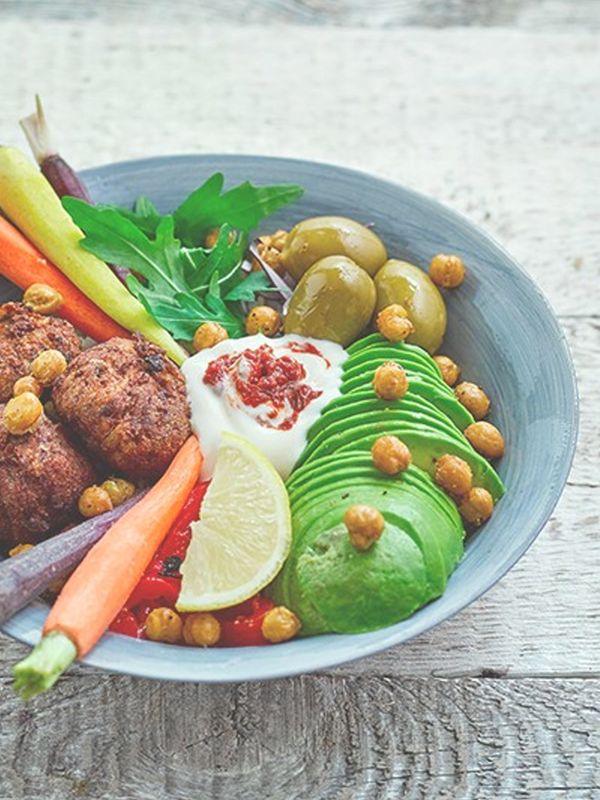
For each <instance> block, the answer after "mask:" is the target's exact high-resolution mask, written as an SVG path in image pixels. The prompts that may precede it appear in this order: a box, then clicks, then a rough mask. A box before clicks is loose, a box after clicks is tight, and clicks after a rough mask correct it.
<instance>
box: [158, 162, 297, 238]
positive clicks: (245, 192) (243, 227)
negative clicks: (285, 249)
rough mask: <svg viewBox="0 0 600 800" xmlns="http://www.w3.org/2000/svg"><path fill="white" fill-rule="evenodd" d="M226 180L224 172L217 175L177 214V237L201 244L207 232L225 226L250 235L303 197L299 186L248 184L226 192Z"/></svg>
mask: <svg viewBox="0 0 600 800" xmlns="http://www.w3.org/2000/svg"><path fill="white" fill-rule="evenodd" d="M224 180H225V179H224V177H223V175H222V174H221V173H220V172H217V173H215V174H214V175H213V176H212V177H210V178H209V179H208V180H207V181H206V182H205V183H203V184H202V186H200V187H199V188H198V189H196V190H195V191H194V192H192V193H191V194H190V196H189V197H188V198H186V199H185V200H184V201H183V203H182V204H181V205H180V206H179V207H178V208H176V209H175V211H174V212H173V217H174V219H175V229H176V230H177V235H178V236H179V237H180V238H181V239H182V241H183V242H185V243H186V244H190V243H195V242H198V241H199V240H200V239H201V237H202V235H203V234H205V233H206V232H207V231H209V230H211V229H212V228H218V227H219V226H221V225H224V224H227V225H232V226H233V227H234V228H237V230H240V231H244V232H245V233H249V232H250V231H251V230H253V229H254V228H256V227H257V226H258V225H259V223H260V222H261V221H262V220H263V219H264V218H265V217H268V216H270V215H271V214H273V213H274V212H275V211H277V210H278V209H279V208H281V207H282V206H285V205H287V204H288V203H291V202H293V201H294V200H297V199H298V198H299V197H301V196H302V193H303V189H302V188H301V187H300V186H296V185H295V184H281V185H278V186H253V185H252V184H251V183H249V182H248V181H246V182H245V183H242V184H240V185H239V186H236V187H235V188H233V189H229V190H228V191H226V192H223V184H224Z"/></svg>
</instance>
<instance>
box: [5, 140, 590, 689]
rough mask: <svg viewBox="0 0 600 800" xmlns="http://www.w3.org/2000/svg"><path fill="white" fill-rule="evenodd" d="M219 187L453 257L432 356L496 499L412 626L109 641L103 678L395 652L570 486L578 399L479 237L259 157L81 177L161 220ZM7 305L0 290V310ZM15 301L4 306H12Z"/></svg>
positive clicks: (535, 320)
mask: <svg viewBox="0 0 600 800" xmlns="http://www.w3.org/2000/svg"><path fill="white" fill-rule="evenodd" d="M217 170H220V171H222V172H223V173H224V174H225V176H226V179H227V183H229V184H235V183H238V182H241V181H243V180H251V181H252V182H255V183H274V182H296V183H299V184H301V185H302V186H304V187H305V194H304V196H303V198H302V199H301V200H300V201H299V202H298V203H296V204H294V205H293V206H292V207H290V208H288V209H286V210H284V211H283V212H281V213H279V214H277V215H276V216H275V217H273V218H271V219H270V220H269V222H268V228H269V229H270V230H273V229H274V228H275V227H281V226H283V227H290V226H291V225H292V224H293V223H294V222H295V221H297V220H299V219H302V218H304V217H307V216H313V215H316V214H339V215H344V216H349V217H354V218H356V219H358V220H361V221H363V222H365V223H374V226H375V230H376V232H377V233H378V234H379V235H380V236H381V237H382V238H383V240H384V241H385V243H386V245H387V247H388V252H389V253H390V255H392V256H394V257H400V258H404V259H406V260H408V261H412V262H414V263H416V264H418V265H421V266H425V265H427V264H428V262H429V260H430V258H431V256H432V255H433V254H435V253H437V252H452V253H458V254H460V255H461V256H462V257H463V258H464V261H465V263H466V265H467V268H468V273H467V279H466V281H465V283H464V284H463V286H461V288H460V289H459V290H457V291H454V292H450V293H447V302H448V311H449V325H448V332H447V336H446V339H445V342H444V346H443V348H442V350H443V352H445V353H448V354H449V355H451V356H452V357H453V358H455V359H456V360H457V361H458V362H459V363H460V364H461V365H462V366H463V375H464V377H465V378H466V379H468V380H473V381H475V382H476V383H479V384H481V385H482V386H483V387H485V389H486V391H487V392H488V394H489V395H490V397H491V398H492V403H493V405H492V413H491V420H492V421H493V422H494V423H495V424H496V425H497V426H498V427H499V428H500V430H502V431H503V432H504V434H505V438H506V445H507V453H506V455H505V457H504V458H503V459H502V461H501V462H500V466H499V472H500V474H501V475H502V477H503V479H504V481H505V482H506V485H507V494H506V496H505V497H504V498H503V499H502V501H501V502H500V504H499V505H498V506H497V508H496V511H495V513H494V516H493V518H492V519H491V520H490V521H489V522H488V523H487V524H486V525H485V526H484V527H483V528H482V529H481V530H480V531H479V532H478V533H477V534H476V535H475V536H472V537H471V538H470V539H469V540H468V542H467V545H466V553H465V557H464V559H463V561H462V562H461V564H460V565H459V566H458V568H457V570H456V571H455V573H454V574H453V575H452V577H451V579H450V582H449V584H448V588H447V590H446V593H445V594H444V596H443V597H441V598H440V599H438V600H436V601H435V602H433V603H431V604H429V605H428V606H426V607H425V608H423V609H421V610H420V611H418V612H417V613H416V614H414V615H413V616H412V617H411V618H410V619H408V620H406V621H404V622H401V623H399V624H397V625H394V626H392V627H390V628H386V629H384V630H381V631H375V632H373V633H369V634H361V635H355V636H334V635H331V636H322V637H315V638H311V639H300V640H296V641H293V642H290V643H287V644H284V645H278V646H276V647H266V648H244V649H236V648H232V649H225V648H223V649H219V648H215V649H211V650H196V649H191V648H182V647H174V646H169V645H159V644H154V643H152V642H139V641H136V640H132V639H128V638H126V637H123V636H118V635H115V634H108V635H107V636H105V637H104V638H103V640H102V641H101V643H100V644H99V645H98V647H96V648H95V650H94V651H93V652H92V653H91V654H90V655H89V656H88V657H87V658H86V662H87V663H90V664H94V665H96V666H98V667H102V668H104V669H109V670H113V671H119V672H126V673H130V674H134V675H144V676H148V677H155V678H163V679H171V680H195V681H215V682H219V681H237V680H252V679H263V678H270V677H278V676H283V675H292V674H296V673H300V672H306V671H310V670H314V669H319V668H323V667H329V666H333V665H335V664H339V663H342V662H344V661H347V660H351V659H354V658H359V657H362V656H365V655H368V654H370V653H374V652H377V651H379V650H383V649H385V648H387V647H390V646H391V645H394V644H398V643H400V642H403V641H406V640H407V639H410V638H412V637H413V636H416V635H418V634H420V633H422V632H423V631H425V630H427V629H429V628H431V627H433V626H434V625H437V624H439V623H440V622H442V621H443V620H445V619H447V618H448V617H450V616H452V615H453V614H455V613H456V612H457V611H459V610H460V609H462V608H464V607H465V606H466V605H468V604H469V603H471V602H473V600H475V599H476V598H477V597H479V596H480V595H481V594H482V593H483V592H485V591H486V590H487V589H489V588H490V587H491V586H492V585H493V584H494V583H495V582H496V581H497V580H498V579H499V578H501V577H502V575H504V573H505V572H506V571H507V570H509V569H510V568H511V567H512V566H513V565H514V564H515V562H516V561H517V560H518V559H519V558H520V557H521V555H522V554H523V553H524V552H525V550H526V549H527V548H528V547H529V545H530V544H531V543H532V542H533V540H534V539H535V537H536V536H537V534H538V533H539V531H540V530H541V529H542V527H543V525H544V523H545V522H546V521H547V519H548V518H549V516H550V514H551V512H552V509H553V508H554V506H555V504H556V502H557V500H558V498H559V496H560V494H561V491H562V489H563V486H564V484H565V481H566V479H567V475H568V473H569V469H570V465H571V461H572V457H573V454H574V449H575V443H576V436H577V417H578V403H577V389H576V383H575V375H574V369H573V365H572V362H571V358H570V355H569V352H568V348H567V345H566V342H565V338H564V335H563V333H562V331H561V329H560V327H559V325H558V323H557V321H556V318H555V317H554V314H553V312H552V310H551V308H550V306H549V305H548V303H547V301H546V300H545V298H544V297H543V295H542V294H541V292H540V291H539V289H538V288H537V287H536V286H535V284H534V283H533V282H532V280H531V279H530V278H529V277H528V276H527V274H526V273H525V272H524V271H523V269H522V268H521V267H520V266H519V265H518V264H517V263H516V262H515V261H514V259H512V258H511V256H509V255H508V254H507V253H506V252H505V251H504V250H503V249H502V248H501V247H500V246H499V245H498V244H497V243H495V242H494V241H493V240H492V239H491V238H490V237H489V236H487V235H486V234H485V233H483V232H482V231H481V230H479V229H478V228H477V227H476V226H474V225H473V224H472V223H470V222H469V221H468V220H467V219H465V218H463V217H462V216H460V215H458V214H456V213H455V212H453V211H450V210H449V209H447V208H445V207H444V206H442V205H440V204H439V203H437V202H435V201H433V200H431V199H429V198H427V197H424V196H422V195H420V194H417V193H415V192H413V191H410V190H408V189H405V188H403V187H401V186H397V185H395V184H391V183H388V182H386V181H384V180H380V179H378V178H374V177H372V176H369V175H366V174H362V173H359V172H355V171H352V170H347V169H343V168H340V167H335V166H331V165H325V164H317V163H313V162H306V161H296V160H292V159H279V158H266V157H262V156H228V155H203V156H175V157H164V158H156V159H148V160H144V161H134V162H125V163H121V164H112V165H107V166H104V167H99V168H97V169H92V170H88V171H87V172H86V173H85V179H86V181H87V182H88V185H89V188H90V190H91V192H92V195H93V197H94V199H95V200H97V201H104V202H116V203H121V204H130V203H131V202H132V201H133V200H134V199H135V197H136V196H138V195H139V194H145V195H147V196H148V197H150V198H151V199H152V200H153V201H154V202H155V203H156V204H157V206H158V207H159V209H160V210H161V211H168V210H170V209H171V208H173V207H174V206H175V205H176V204H177V203H178V202H179V201H180V200H181V199H182V198H183V197H184V196H185V195H186V194H188V193H189V192H190V191H191V190H192V189H194V188H195V187H196V186H198V185H199V184H200V183H201V182H202V181H203V180H204V179H205V178H206V177H207V176H208V175H209V174H211V173H212V172H215V171H217ZM9 294H11V291H10V289H9V288H8V287H7V285H6V284H2V285H1V286H0V299H6V297H7V296H8V295H9ZM12 294H13V295H14V293H12ZM45 613H46V608H45V606H43V604H41V603H34V604H32V605H31V606H29V607H28V608H27V609H24V610H23V611H22V612H21V613H19V614H18V615H17V616H16V617H14V618H13V619H12V620H10V621H9V622H8V623H7V624H6V625H5V627H4V630H5V631H6V632H7V633H9V634H11V635H12V636H14V637H16V638H17V639H20V640H21V641H23V642H27V643H34V642H35V641H36V640H37V638H38V635H39V629H40V625H41V623H42V621H43V619H44V616H45Z"/></svg>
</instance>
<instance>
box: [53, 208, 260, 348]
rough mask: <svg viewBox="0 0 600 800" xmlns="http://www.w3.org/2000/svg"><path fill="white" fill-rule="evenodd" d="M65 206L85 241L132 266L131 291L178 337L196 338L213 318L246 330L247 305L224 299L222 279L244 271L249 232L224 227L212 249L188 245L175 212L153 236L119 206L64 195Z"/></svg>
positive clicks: (236, 329)
mask: <svg viewBox="0 0 600 800" xmlns="http://www.w3.org/2000/svg"><path fill="white" fill-rule="evenodd" d="M63 205H64V207H65V208H66V210H67V211H68V212H69V214H70V215H71V217H72V218H73V221H74V222H75V224H76V225H78V226H79V227H80V228H81V229H82V231H83V232H84V234H85V237H84V238H83V239H82V240H81V246H82V247H84V248H85V249H86V250H89V252H91V253H93V254H94V255H96V256H98V258H101V259H103V260H104V261H111V262H116V263H119V264H122V265H124V266H127V267H128V268H129V269H130V270H132V273H131V274H130V275H129V276H128V278H127V286H128V288H129V290H130V291H131V293H132V294H133V295H135V297H137V298H138V300H139V301H140V302H141V303H142V304H143V305H144V307H145V308H146V310H147V311H148V312H149V313H150V314H152V316H153V317H154V318H155V319H156V320H157V321H158V322H159V323H160V324H161V325H162V326H163V327H164V328H166V329H167V330H168V331H170V332H171V333H172V334H173V336H175V337H176V338H178V339H184V340H190V339H192V337H193V335H194V331H195V330H196V328H197V327H198V325H200V324H201V323H202V322H208V321H214V322H219V323H220V324H221V325H223V327H224V328H225V329H226V330H227V332H228V333H229V334H230V336H239V335H240V334H241V332H242V330H243V314H242V313H241V310H239V309H234V308H230V307H229V306H228V305H227V304H226V302H225V301H224V300H223V299H222V298H221V284H222V283H223V284H225V285H226V284H227V281H228V280H231V279H235V278H237V274H238V273H240V272H241V260H242V256H243V252H244V248H245V243H244V237H242V236H240V235H238V234H235V232H234V231H233V229H232V228H230V227H229V226H223V228H222V229H221V232H220V234H219V238H218V240H217V243H216V245H215V246H214V247H213V248H212V249H211V250H202V249H201V248H195V249H193V250H187V249H186V248H183V247H182V246H181V242H180V241H179V240H178V239H176V238H175V234H174V221H173V217H171V216H165V217H163V218H162V219H161V221H160V223H159V225H158V227H157V229H156V236H155V238H154V239H150V238H149V237H148V236H147V235H146V234H145V233H144V232H143V231H141V230H140V229H139V228H138V227H137V225H136V224H135V223H134V222H132V220H130V219H128V218H127V217H125V216H123V215H122V214H121V213H120V211H117V210H116V209H114V208H109V207H98V206H90V205H89V204H88V203H86V202H84V201H83V200H78V199H76V198H74V197H65V198H63ZM239 279H240V280H241V279H242V276H241V275H240V276H239Z"/></svg>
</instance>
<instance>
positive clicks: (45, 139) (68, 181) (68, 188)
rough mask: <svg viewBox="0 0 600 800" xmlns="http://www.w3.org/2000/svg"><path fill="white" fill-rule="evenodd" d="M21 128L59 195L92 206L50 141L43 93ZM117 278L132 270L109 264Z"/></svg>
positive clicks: (122, 279) (84, 190)
mask: <svg viewBox="0 0 600 800" xmlns="http://www.w3.org/2000/svg"><path fill="white" fill-rule="evenodd" d="M19 124H20V125H21V128H23V131H24V132H25V136H26V137H27V141H28V142H29V147H30V148H31V152H32V153H33V156H34V158H35V160H36V161H37V163H38V164H39V165H40V170H41V171H42V173H43V174H44V175H45V176H46V178H47V180H48V183H49V184H50V186H52V188H53V189H54V191H55V192H56V194H57V195H58V196H59V197H66V196H70V197H78V198H79V199H80V200H85V202H86V203H89V204H90V205H92V204H93V203H92V198H91V197H90V194H89V192H88V190H87V188H86V186H85V184H84V182H83V181H82V180H81V178H80V177H79V175H78V174H77V173H76V172H75V170H74V169H73V167H71V166H70V165H69V164H67V162H66V161H65V160H64V158H63V157H62V156H60V155H59V154H58V151H57V150H56V148H55V147H53V146H52V143H51V140H50V130H49V128H48V124H47V122H46V115H45V114H44V109H43V106H42V101H41V99H40V96H39V95H38V94H36V96H35V112H34V113H33V114H30V115H29V116H28V117H24V118H23V119H22V120H20V123H19ZM109 267H110V268H111V269H112V271H113V272H114V273H115V275H116V276H117V278H119V280H121V281H122V282H123V283H125V280H126V278H127V275H128V274H129V270H128V269H126V268H125V267H121V266H119V265H118V264H109Z"/></svg>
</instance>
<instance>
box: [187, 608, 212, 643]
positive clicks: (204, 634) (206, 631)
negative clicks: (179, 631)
mask: <svg viewBox="0 0 600 800" xmlns="http://www.w3.org/2000/svg"><path fill="white" fill-rule="evenodd" d="M220 638H221V623H220V622H219V620H218V619H217V618H216V617H215V615H214V614H207V613H204V612H198V613H197V614H190V615H189V616H188V617H186V620H185V622H184V623H183V640H184V642H185V643H186V644H191V645H195V646H196V647H212V646H213V645H215V644H217V642H218V641H219V639H220Z"/></svg>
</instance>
